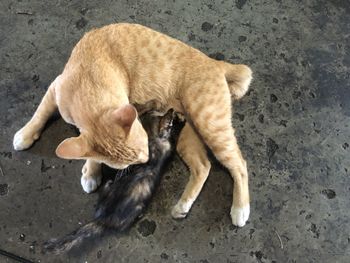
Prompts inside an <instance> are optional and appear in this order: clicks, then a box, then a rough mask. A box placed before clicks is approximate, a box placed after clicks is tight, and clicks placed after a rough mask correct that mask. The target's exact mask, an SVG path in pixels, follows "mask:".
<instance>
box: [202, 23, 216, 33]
mask: <svg viewBox="0 0 350 263" xmlns="http://www.w3.org/2000/svg"><path fill="white" fill-rule="evenodd" d="M213 26H214V25H213V24H210V23H209V22H204V23H203V24H202V30H203V31H204V32H208V31H209V30H211V29H212V28H213Z"/></svg>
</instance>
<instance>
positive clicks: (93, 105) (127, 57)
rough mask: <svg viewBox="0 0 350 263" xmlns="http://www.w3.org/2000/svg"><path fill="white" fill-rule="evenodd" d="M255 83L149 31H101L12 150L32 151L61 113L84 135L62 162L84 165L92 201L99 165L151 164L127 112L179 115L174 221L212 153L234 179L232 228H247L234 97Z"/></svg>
mask: <svg viewBox="0 0 350 263" xmlns="http://www.w3.org/2000/svg"><path fill="white" fill-rule="evenodd" d="M251 79H252V72H251V70H250V69H249V67H247V66H245V65H233V64H229V63H226V62H223V61H216V60H213V59H211V58H209V57H208V56H206V55H205V54H203V53H202V52H200V51H199V50H196V49H194V48H192V47H190V46H188V45H186V44H184V43H182V42H180V41H178V40H175V39H173V38H171V37H169V36H166V35H164V34H161V33H159V32H156V31H154V30H152V29H149V28H147V27H144V26H141V25H136V24H113V25H109V26H105V27H102V28H100V29H95V30H92V31H91V32H89V33H87V34H85V35H84V37H83V38H82V39H81V40H80V41H79V42H78V44H77V45H76V46H75V48H74V49H73V51H72V54H71V56H70V58H69V60H68V62H67V64H66V66H65V68H64V70H63V72H62V74H61V75H59V76H58V77H57V78H56V79H55V80H54V81H53V83H52V84H51V85H50V87H49V89H48V91H47V93H46V94H45V96H44V98H43V100H42V102H41V104H40V105H39V107H38V109H37V111H36V112H35V114H34V116H33V118H32V119H31V120H30V121H29V122H28V123H27V124H26V125H25V126H24V127H23V128H22V129H21V130H20V131H18V132H17V133H16V134H15V137H14V142H13V144H14V148H15V149H16V150H23V149H26V148H28V147H30V146H31V145H32V144H33V142H34V141H35V140H37V139H38V138H39V136H40V133H41V130H42V129H43V127H44V125H45V123H46V121H47V120H48V118H49V116H50V115H51V114H52V113H53V112H54V111H55V110H56V109H57V108H58V109H59V111H60V113H61V115H62V117H63V118H64V119H65V121H67V122H68V123H72V124H74V125H76V126H77V127H78V128H79V129H80V132H81V135H80V136H79V137H75V138H69V139H66V140H64V141H63V142H62V143H61V144H60V145H59V146H58V148H57V150H56V153H57V155H58V156H60V157H62V158H69V159H85V160H87V161H86V163H85V165H84V167H83V176H82V179H81V183H82V186H83V188H84V190H85V191H86V192H92V191H94V190H95V189H96V188H97V186H98V184H99V183H100V169H101V165H100V163H101V162H103V163H106V164H107V165H109V166H111V167H114V168H125V167H127V166H128V165H130V164H136V163H141V162H146V161H147V158H148V146H147V142H148V139H147V134H146V133H145V131H144V129H143V128H142V125H141V124H140V122H139V120H138V118H137V113H136V111H135V108H134V107H133V106H131V105H130V104H129V103H132V104H138V105H151V106H152V107H153V108H156V109H158V110H164V111H166V110H167V109H169V108H173V109H175V110H176V111H178V112H181V113H183V114H185V116H186V119H187V120H188V122H187V124H186V125H185V127H184V129H183V130H182V133H181V134H180V139H179V142H178V146H177V151H178V153H179V154H180V156H181V157H182V158H183V160H184V162H185V163H186V164H187V165H188V166H189V168H190V170H191V176H190V180H189V182H188V184H187V186H186V189H185V191H184V193H183V194H182V196H181V198H180V200H179V201H178V203H177V204H176V205H175V207H174V208H173V210H172V215H173V217H175V218H182V217H185V216H186V214H187V213H188V212H189V210H190V208H191V206H192V204H193V202H194V201H195V199H196V198H197V196H198V194H199V192H200V190H201V189H202V186H203V184H204V182H205V181H206V179H207V176H208V174H209V170H210V167H211V165H210V162H209V160H208V158H207V153H206V149H205V147H204V144H206V145H207V146H208V147H209V148H210V149H211V150H212V152H213V153H214V155H215V157H216V158H217V159H218V160H219V161H220V162H221V163H222V164H223V165H224V166H225V167H226V168H227V169H228V170H229V172H230V174H231V175H232V177H233V178H234V181H235V184H234V187H233V203H232V207H231V217H232V223H233V224H234V225H238V226H243V225H245V223H246V221H247V220H248V217H249V213H250V206H249V191H248V172H247V165H246V161H245V160H244V159H243V157H242V155H241V151H240V149H239V147H238V144H237V140H236V138H235V136H234V132H235V131H234V129H233V127H232V124H231V117H232V111H231V110H232V107H231V103H232V101H231V97H233V98H234V99H239V98H241V97H242V96H243V95H244V94H245V93H246V92H247V90H248V87H249V84H250V82H251Z"/></svg>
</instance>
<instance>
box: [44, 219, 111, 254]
mask: <svg viewBox="0 0 350 263" xmlns="http://www.w3.org/2000/svg"><path fill="white" fill-rule="evenodd" d="M104 230H105V228H104V227H103V226H102V225H99V224H98V223H97V222H96V221H92V222H90V223H88V224H86V225H84V226H82V227H80V228H78V229H77V230H75V231H73V232H72V233H70V234H68V235H66V236H65V237H63V238H59V239H50V240H49V241H46V242H45V243H44V244H43V248H42V249H43V252H44V253H45V252H50V253H53V254H60V253H62V252H64V251H68V250H70V249H71V248H73V247H76V246H79V245H81V244H82V243H83V241H84V240H86V239H88V238H93V237H97V236H100V235H102V234H103V232H104Z"/></svg>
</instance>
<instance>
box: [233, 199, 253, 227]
mask: <svg viewBox="0 0 350 263" xmlns="http://www.w3.org/2000/svg"><path fill="white" fill-rule="evenodd" d="M249 214H250V206H249V204H248V205H246V206H243V207H234V206H232V207H231V219H232V224H234V225H235V226H239V227H242V226H244V225H245V224H246V222H247V220H248V218H249Z"/></svg>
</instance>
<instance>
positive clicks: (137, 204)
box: [44, 112, 177, 254]
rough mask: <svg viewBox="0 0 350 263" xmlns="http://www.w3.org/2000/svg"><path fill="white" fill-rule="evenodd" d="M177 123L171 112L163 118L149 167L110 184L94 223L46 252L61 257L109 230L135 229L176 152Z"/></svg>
mask: <svg viewBox="0 0 350 263" xmlns="http://www.w3.org/2000/svg"><path fill="white" fill-rule="evenodd" d="M154 119H158V120H159V118H154ZM173 119H174V114H173V113H172V112H169V113H168V114H166V115H165V116H164V117H163V118H162V120H161V123H160V125H159V132H158V131H157V132H156V131H155V129H152V130H153V132H154V134H152V133H151V134H150V136H151V138H150V141H149V160H148V162H147V163H146V164H139V165H135V166H132V167H131V168H130V170H128V171H127V173H126V174H124V175H122V176H121V178H119V179H116V180H115V182H114V183H107V184H106V186H105V187H104V189H103V191H102V195H101V196H100V199H99V201H98V204H97V208H96V212H95V218H94V220H93V221H91V222H90V223H88V224H86V225H84V226H82V227H80V228H79V229H77V230H75V231H74V232H72V233H70V234H69V235H67V236H65V237H63V238H60V239H52V240H50V241H48V242H46V243H45V244H44V251H50V252H53V253H56V254H58V253H61V252H64V251H66V250H69V249H71V248H72V247H75V246H78V245H80V244H81V243H82V242H83V241H84V240H85V239H87V238H93V237H96V236H98V235H101V234H102V233H103V232H104V231H105V230H107V229H112V230H115V231H117V232H121V231H124V230H126V229H127V228H129V227H130V226H131V224H132V223H133V222H134V221H135V219H136V218H137V217H138V216H140V214H141V213H142V212H143V211H144V209H145V207H146V206H147V204H148V203H149V201H150V199H151V197H152V194H153V192H154V189H155V187H156V186H157V185H158V183H159V180H160V178H161V174H162V170H163V168H164V166H165V165H166V163H167V160H168V159H169V156H170V154H171V152H172V149H173V147H172V145H171V144H172V142H173V140H175V136H174V135H175V131H176V130H177V129H176V127H175V128H174V127H173ZM154 122H156V120H154Z"/></svg>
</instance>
